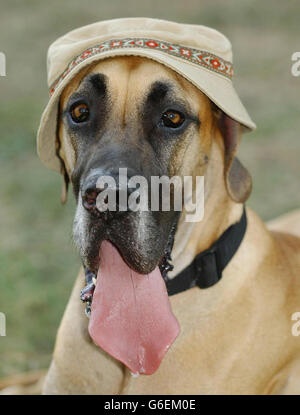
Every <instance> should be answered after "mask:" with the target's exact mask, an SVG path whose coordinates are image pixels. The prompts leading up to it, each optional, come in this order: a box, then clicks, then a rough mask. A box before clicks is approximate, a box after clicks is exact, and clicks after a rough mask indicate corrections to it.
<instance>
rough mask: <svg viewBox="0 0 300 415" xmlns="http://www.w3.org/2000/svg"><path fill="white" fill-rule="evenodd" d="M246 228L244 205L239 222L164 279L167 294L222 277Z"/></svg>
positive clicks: (176, 292)
mask: <svg viewBox="0 0 300 415" xmlns="http://www.w3.org/2000/svg"><path fill="white" fill-rule="evenodd" d="M246 228H247V216H246V210H245V207H244V210H243V214H242V217H241V219H240V221H239V222H237V223H235V224H233V225H231V226H230V227H229V228H227V229H226V231H225V232H224V233H223V234H222V235H221V236H220V238H219V239H218V240H217V241H216V242H215V243H214V244H213V245H212V246H211V247H210V248H208V249H206V250H205V251H203V252H200V254H198V255H197V256H196V258H195V259H194V261H193V262H192V263H191V264H190V265H188V266H187V267H186V268H185V269H184V270H183V271H181V272H180V273H179V274H178V275H176V277H174V278H172V279H170V280H168V281H166V286H167V290H168V294H169V296H171V295H174V294H178V293H180V292H181V291H185V290H188V289H189V288H192V287H195V286H198V287H199V288H208V287H211V286H212V285H214V284H216V283H217V282H218V281H220V279H221V278H222V272H223V270H224V268H225V267H226V265H227V264H228V263H229V261H230V260H231V259H232V257H233V256H234V254H235V253H236V251H237V250H238V248H239V246H240V244H241V242H242V240H243V238H244V235H245V232H246Z"/></svg>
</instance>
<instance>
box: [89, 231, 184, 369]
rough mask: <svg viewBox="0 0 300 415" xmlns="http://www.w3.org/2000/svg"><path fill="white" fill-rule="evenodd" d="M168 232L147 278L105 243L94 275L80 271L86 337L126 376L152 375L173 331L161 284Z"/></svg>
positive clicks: (165, 267) (167, 265) (166, 266)
mask: <svg viewBox="0 0 300 415" xmlns="http://www.w3.org/2000/svg"><path fill="white" fill-rule="evenodd" d="M174 233H175V231H174V229H172V231H171V233H170V237H169V243H168V246H167V248H166V250H165V252H164V255H163V257H162V258H161V260H160V262H159V264H157V265H156V267H155V268H154V270H153V271H152V272H150V273H148V274H141V273H139V272H138V271H136V270H134V269H133V268H132V267H131V266H130V265H129V264H128V263H127V262H126V260H125V259H124V257H123V255H122V254H121V252H120V251H119V249H118V248H117V247H116V246H115V245H114V244H113V243H112V242H111V241H110V240H108V239H106V240H103V241H102V243H101V245H100V250H99V268H98V272H97V274H93V273H91V272H89V271H88V270H87V271H86V276H87V280H88V281H87V282H88V283H87V286H86V287H85V288H84V289H83V290H82V292H81V299H82V300H83V301H86V302H87V310H88V314H89V316H90V322H89V333H90V336H91V337H92V339H93V341H94V342H95V343H96V344H97V345H98V346H100V347H101V348H102V349H103V350H105V351H106V352H107V353H109V354H110V355H111V356H113V357H114V358H116V359H118V360H120V361H121V362H122V363H123V364H125V365H126V366H127V367H128V368H129V369H130V371H131V372H132V373H141V374H152V373H154V372H155V371H156V370H157V369H158V367H159V366H160V363H161V361H162V358H163V357H164V355H165V353H166V352H167V351H168V349H169V347H170V345H171V344H172V343H173V342H174V340H175V338H176V337H177V335H178V333H179V325H178V322H177V320H176V318H175V316H174V314H173V313H172V310H171V306H170V302H169V298H168V293H167V290H166V284H165V280H166V279H167V272H168V271H169V270H170V269H172V266H171V264H170V262H169V261H170V259H171V257H170V253H171V249H172V245H173V238H174Z"/></svg>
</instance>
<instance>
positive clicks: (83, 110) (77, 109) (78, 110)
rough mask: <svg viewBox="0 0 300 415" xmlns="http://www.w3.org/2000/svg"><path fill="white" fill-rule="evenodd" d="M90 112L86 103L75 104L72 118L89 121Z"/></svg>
mask: <svg viewBox="0 0 300 415" xmlns="http://www.w3.org/2000/svg"><path fill="white" fill-rule="evenodd" d="M89 114H90V112H89V108H88V106H87V105H86V104H78V105H75V106H74V107H73V108H72V110H71V117H72V120H73V121H75V122H77V123H80V122H84V121H87V119H88V118H89Z"/></svg>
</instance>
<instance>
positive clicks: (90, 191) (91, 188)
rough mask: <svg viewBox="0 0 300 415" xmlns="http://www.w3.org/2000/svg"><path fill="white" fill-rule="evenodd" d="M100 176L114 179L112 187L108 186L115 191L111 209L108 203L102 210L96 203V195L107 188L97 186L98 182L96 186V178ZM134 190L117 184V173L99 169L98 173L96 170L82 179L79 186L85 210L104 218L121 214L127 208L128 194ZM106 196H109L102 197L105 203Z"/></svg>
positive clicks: (111, 190)
mask: <svg viewBox="0 0 300 415" xmlns="http://www.w3.org/2000/svg"><path fill="white" fill-rule="evenodd" d="M101 176H109V177H111V178H112V179H114V183H115V185H114V186H112V187H111V186H110V192H114V193H115V205H114V206H113V209H112V210H110V209H109V205H108V209H106V210H104V209H103V206H101V204H100V203H97V197H98V195H99V194H100V193H102V192H103V191H104V190H106V189H107V186H104V187H99V184H98V186H97V183H98V179H99V178H100V177H101ZM134 190H135V189H133V188H130V187H127V185H126V187H124V186H123V187H121V186H120V185H119V177H118V176H117V174H112V173H111V172H110V173H106V174H105V172H102V171H100V174H99V172H97V173H95V174H92V175H89V176H88V177H87V178H86V179H85V180H84V182H83V185H82V188H81V197H82V204H83V206H84V208H85V209H86V210H87V211H89V212H91V213H95V214H97V215H99V214H102V215H103V217H104V219H108V218H111V217H112V216H114V215H116V214H120V213H121V214H122V213H124V212H126V211H128V210H129V208H128V206H127V201H128V197H129V195H130V194H131V193H132V192H133V191H134ZM108 194H109V192H108ZM108 197H109V196H106V197H105V198H104V203H105V204H106V203H107V202H108ZM102 202H103V201H102Z"/></svg>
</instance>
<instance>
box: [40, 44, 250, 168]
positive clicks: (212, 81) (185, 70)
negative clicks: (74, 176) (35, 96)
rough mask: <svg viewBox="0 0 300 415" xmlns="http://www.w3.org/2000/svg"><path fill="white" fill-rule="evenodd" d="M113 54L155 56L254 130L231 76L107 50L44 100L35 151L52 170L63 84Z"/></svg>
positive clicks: (167, 57)
mask: <svg viewBox="0 0 300 415" xmlns="http://www.w3.org/2000/svg"><path fill="white" fill-rule="evenodd" d="M115 56H142V57H145V58H149V59H152V60H155V61H157V62H159V63H161V64H163V65H165V66H167V67H169V68H170V69H173V70H174V71H175V72H177V73H179V74H180V75H181V76H183V77H184V78H185V79H187V80H188V81H189V82H191V83H192V84H193V85H195V86H196V87H197V88H198V89H199V90H200V91H202V92H203V93H204V94H205V95H206V96H207V97H208V98H209V99H210V100H211V101H212V102H214V103H215V104H216V105H217V107H219V108H220V109H221V110H222V111H224V112H225V113H226V114H227V115H229V116H230V117H231V118H233V119H234V120H236V121H238V122H239V123H240V124H242V125H243V126H244V127H246V128H247V129H249V130H254V129H255V128H256V125H255V124H254V122H253V121H252V120H251V118H250V116H249V115H248V112H247V111H246V109H245V107H244V106H243V104H242V102H241V100H240V99H239V96H238V94H237V93H236V91H235V89H234V87H233V84H232V82H231V80H229V79H228V78H226V77H224V76H222V75H219V74H217V73H215V72H212V71H210V70H208V69H206V68H204V67H199V66H198V65H195V64H192V63H189V62H185V61H183V60H182V59H180V58H177V57H175V56H170V55H166V54H164V53H162V52H159V51H157V50H147V49H138V50H137V49H134V48H132V49H130V48H127V49H126V50H124V49H120V50H108V51H106V52H103V53H101V55H95V56H91V57H90V58H87V59H85V60H84V61H82V62H81V63H80V64H78V65H77V66H76V68H74V69H73V70H72V71H71V72H70V73H69V74H68V75H67V76H66V77H65V78H64V79H63V80H62V81H61V82H60V83H59V85H58V86H57V88H56V90H55V91H54V93H53V95H52V97H51V98H50V100H49V103H48V104H47V106H46V108H45V110H44V112H43V114H42V117H41V122H40V126H39V129H38V134H37V151H38V155H39V157H40V159H41V161H42V162H43V163H44V165H45V166H46V167H48V168H49V169H51V170H54V171H57V172H60V171H61V164H60V161H59V159H58V157H57V155H56V131H57V116H58V104H59V99H60V95H61V93H62V92H63V90H64V88H65V87H66V85H67V84H68V83H69V82H70V81H71V79H73V78H74V77H75V75H76V74H78V73H79V72H80V71H81V70H82V69H83V68H84V67H86V66H88V65H90V64H91V63H93V62H95V61H100V60H103V59H105V58H111V57H115Z"/></svg>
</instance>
